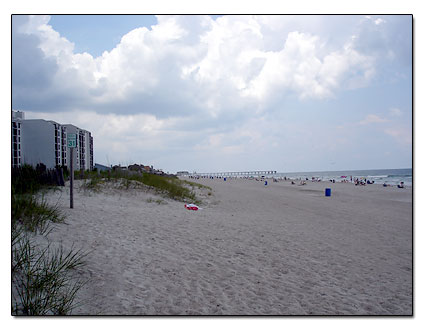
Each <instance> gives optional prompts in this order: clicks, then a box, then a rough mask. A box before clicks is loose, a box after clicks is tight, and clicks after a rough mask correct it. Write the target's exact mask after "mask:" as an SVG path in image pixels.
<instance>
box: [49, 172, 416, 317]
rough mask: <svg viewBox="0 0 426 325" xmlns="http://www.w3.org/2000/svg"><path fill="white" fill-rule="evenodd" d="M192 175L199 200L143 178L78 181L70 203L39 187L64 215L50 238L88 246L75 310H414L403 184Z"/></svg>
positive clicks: (276, 312)
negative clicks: (185, 199)
mask: <svg viewBox="0 0 426 325" xmlns="http://www.w3.org/2000/svg"><path fill="white" fill-rule="evenodd" d="M198 182H200V183H203V184H206V185H208V186H210V187H212V189H213V190H212V195H208V192H209V190H204V191H202V192H200V193H199V195H201V197H202V199H203V204H202V207H203V209H202V210H199V211H189V210H186V209H185V208H184V203H182V202H176V201H173V200H170V199H166V198H163V197H160V196H158V195H156V194H154V193H153V192H152V191H148V190H144V189H127V190H125V189H116V188H115V189H114V188H109V189H108V188H104V189H103V190H102V191H101V192H99V193H96V192H91V191H85V190H83V189H82V188H78V189H77V190H75V202H74V209H69V187H65V188H63V189H62V192H60V191H56V192H51V193H49V194H48V196H47V199H48V201H49V202H50V203H53V204H58V206H60V207H61V209H62V211H64V213H65V214H66V215H67V221H66V222H67V223H66V224H60V225H57V226H56V227H55V230H54V231H53V232H52V233H51V234H50V235H49V237H50V239H51V240H52V241H54V242H55V241H58V242H59V241H62V242H63V244H64V245H66V246H67V245H69V246H71V244H72V243H74V246H75V247H78V248H83V249H86V250H90V251H91V252H90V254H89V256H88V258H87V265H86V267H85V269H84V270H82V271H80V277H81V278H82V279H87V280H89V282H88V284H87V285H86V286H85V287H84V288H83V289H82V290H81V291H80V293H79V297H78V298H79V299H82V300H84V301H85V303H84V304H83V305H82V306H80V307H79V308H77V309H75V310H74V313H75V314H83V315H98V314H100V315H182V314H183V315H223V314H225V315H259V314H260V315H409V314H412V295H413V288H412V203H411V201H412V196H411V189H397V188H395V187H392V188H383V187H380V186H378V185H370V186H366V187H356V186H354V185H353V184H343V183H336V184H331V183H311V182H308V184H307V185H305V186H297V185H291V184H290V183H289V182H279V183H270V184H269V185H268V186H266V187H265V186H264V185H263V183H262V182H256V181H249V180H235V179H228V180H227V181H226V182H224V181H223V180H220V179H214V180H211V179H201V180H198ZM76 183H77V184H76V185H77V187H78V186H79V185H81V181H77V182H76ZM325 187H330V188H332V195H331V197H325V196H324V189H325Z"/></svg>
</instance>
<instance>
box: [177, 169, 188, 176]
mask: <svg viewBox="0 0 426 325" xmlns="http://www.w3.org/2000/svg"><path fill="white" fill-rule="evenodd" d="M176 175H177V176H186V175H189V172H187V171H186V170H184V171H179V172H177V173H176Z"/></svg>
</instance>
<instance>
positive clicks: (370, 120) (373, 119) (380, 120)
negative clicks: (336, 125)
mask: <svg viewBox="0 0 426 325" xmlns="http://www.w3.org/2000/svg"><path fill="white" fill-rule="evenodd" d="M385 122H388V120H387V119H385V118H381V117H379V116H377V115H374V114H368V115H367V116H366V117H365V118H364V119H363V120H362V121H360V122H359V124H361V125H367V124H372V123H385Z"/></svg>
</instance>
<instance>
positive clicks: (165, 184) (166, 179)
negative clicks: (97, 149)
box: [85, 170, 206, 203]
mask: <svg viewBox="0 0 426 325" xmlns="http://www.w3.org/2000/svg"><path fill="white" fill-rule="evenodd" d="M85 176H86V177H88V178H90V180H89V181H88V182H86V184H85V187H86V188H87V189H93V190H95V191H97V190H99V188H100V184H102V182H109V181H112V180H114V181H115V180H121V188H122V189H129V188H131V187H132V182H133V184H135V183H136V184H138V183H139V184H144V185H146V186H149V187H151V188H153V189H154V190H156V191H157V193H161V194H163V195H165V196H166V197H169V198H171V199H174V200H178V201H184V202H191V203H200V200H199V199H197V197H196V195H195V193H194V191H192V190H191V189H189V188H188V185H190V186H191V187H192V188H194V186H197V187H200V186H199V184H196V183H192V184H191V182H188V181H182V180H180V179H178V178H176V177H170V176H162V175H156V174H150V173H138V172H129V171H118V170H116V171H109V172H108V171H106V172H100V173H99V174H97V173H87V174H86V175H85ZM201 187H206V186H204V185H201Z"/></svg>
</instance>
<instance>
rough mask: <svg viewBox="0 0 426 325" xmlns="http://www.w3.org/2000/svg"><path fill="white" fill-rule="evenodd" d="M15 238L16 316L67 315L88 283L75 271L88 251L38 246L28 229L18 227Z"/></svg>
mask: <svg viewBox="0 0 426 325" xmlns="http://www.w3.org/2000/svg"><path fill="white" fill-rule="evenodd" d="M12 238H13V241H12V298H13V302H12V315H66V314H69V313H70V312H71V311H72V309H74V308H75V307H76V306H77V305H78V303H75V298H76V294H77V292H78V290H80V289H81V288H82V287H83V285H84V284H85V283H84V281H81V280H79V279H78V278H76V277H75V276H74V275H73V274H74V273H73V270H75V269H77V268H79V267H81V266H82V265H83V264H84V258H85V257H86V255H87V254H86V253H84V252H83V251H81V250H75V249H73V248H71V249H70V250H65V249H64V248H63V246H62V245H61V246H59V247H57V248H52V247H51V246H50V244H48V245H47V246H46V247H41V246H40V245H37V244H36V243H35V242H34V241H33V240H32V239H31V236H30V235H29V233H28V232H26V231H25V230H23V229H22V228H20V227H19V226H18V227H14V229H13V236H12Z"/></svg>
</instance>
